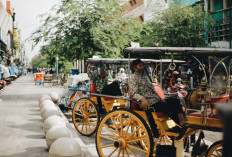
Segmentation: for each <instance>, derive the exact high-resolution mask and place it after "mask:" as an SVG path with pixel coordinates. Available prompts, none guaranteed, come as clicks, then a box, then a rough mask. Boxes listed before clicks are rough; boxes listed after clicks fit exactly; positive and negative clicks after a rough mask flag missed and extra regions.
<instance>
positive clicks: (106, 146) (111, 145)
mask: <svg viewBox="0 0 232 157" xmlns="http://www.w3.org/2000/svg"><path fill="white" fill-rule="evenodd" d="M108 147H114V144H109V145H105V146H101V148H108Z"/></svg>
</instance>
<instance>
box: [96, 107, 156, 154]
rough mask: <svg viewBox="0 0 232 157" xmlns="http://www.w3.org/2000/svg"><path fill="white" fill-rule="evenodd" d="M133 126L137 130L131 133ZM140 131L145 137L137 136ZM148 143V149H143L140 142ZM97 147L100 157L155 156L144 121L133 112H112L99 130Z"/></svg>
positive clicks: (150, 137) (103, 120) (148, 130)
mask: <svg viewBox="0 0 232 157" xmlns="http://www.w3.org/2000/svg"><path fill="white" fill-rule="evenodd" d="M133 125H136V126H137V129H136V130H134V131H131V130H132V129H131V127H133ZM138 130H141V131H142V132H144V135H142V136H140V137H139V138H138V136H136V133H137V131H138ZM141 140H143V141H145V142H146V143H147V149H141V147H140V146H139V145H138V144H137V143H138V142H139V141H141ZM96 147H97V152H98V155H99V156H101V157H103V156H122V157H124V156H125V157H129V156H131V155H132V156H144V157H145V156H146V157H151V156H152V154H153V149H150V148H153V139H152V135H151V132H150V129H149V127H148V126H147V124H146V122H145V121H144V119H143V118H142V117H141V116H140V115H138V114H137V113H135V112H133V111H129V110H126V109H118V110H114V111H110V112H109V113H107V114H106V116H105V117H104V118H103V119H102V121H101V123H100V124H99V127H98V129H97V136H96Z"/></svg>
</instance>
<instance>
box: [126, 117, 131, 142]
mask: <svg viewBox="0 0 232 157" xmlns="http://www.w3.org/2000/svg"><path fill="white" fill-rule="evenodd" d="M130 124H131V118H130V119H129V123H128V125H127V128H126V131H125V137H126V135H127V133H128V130H129V128H130Z"/></svg>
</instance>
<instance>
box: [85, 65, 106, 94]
mask: <svg viewBox="0 0 232 157" xmlns="http://www.w3.org/2000/svg"><path fill="white" fill-rule="evenodd" d="M87 73H88V76H89V78H90V79H91V80H92V81H93V83H94V84H95V85H96V90H97V92H99V93H101V92H102V89H103V88H104V87H105V86H107V84H108V78H107V73H106V77H104V78H101V77H99V75H98V72H96V67H90V66H89V67H88V69H87Z"/></svg>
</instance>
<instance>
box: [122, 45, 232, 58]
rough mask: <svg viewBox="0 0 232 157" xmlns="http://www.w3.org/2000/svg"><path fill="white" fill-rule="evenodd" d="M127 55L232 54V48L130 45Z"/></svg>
mask: <svg viewBox="0 0 232 157" xmlns="http://www.w3.org/2000/svg"><path fill="white" fill-rule="evenodd" d="M124 53H125V55H127V54H130V55H131V57H132V58H134V57H141V58H142V57H143V58H148V57H149V58H157V57H159V56H164V55H170V54H172V53H173V54H175V55H181V56H183V55H186V56H188V55H196V56H218V57H223V56H232V49H222V48H195V47H140V48H133V47H128V48H125V49H124Z"/></svg>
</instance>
